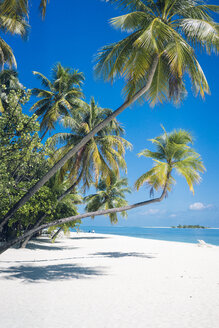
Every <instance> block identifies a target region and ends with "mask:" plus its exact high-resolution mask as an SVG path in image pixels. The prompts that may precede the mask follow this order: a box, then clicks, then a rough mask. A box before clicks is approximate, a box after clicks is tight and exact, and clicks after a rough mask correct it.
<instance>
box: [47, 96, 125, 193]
mask: <svg viewBox="0 0 219 328" xmlns="http://www.w3.org/2000/svg"><path fill="white" fill-rule="evenodd" d="M81 105H82V107H81V108H80V111H76V113H75V111H74V110H71V111H70V115H67V116H65V117H64V118H63V119H62V123H63V125H64V127H66V128H70V129H71V131H70V132H64V133H63V132H61V133H57V134H55V135H54V136H53V137H52V140H53V141H54V142H55V143H56V144H57V143H58V144H63V143H64V145H63V146H62V147H60V148H59V149H58V150H57V152H56V153H55V154H54V159H53V160H55V161H57V160H59V159H60V158H62V157H63V155H64V154H65V153H67V152H69V150H70V149H71V148H73V147H74V145H75V144H77V143H78V142H80V140H82V139H83V137H84V136H86V134H87V133H89V131H91V130H92V129H93V127H94V126H95V125H97V124H99V123H100V122H102V121H103V120H104V118H105V117H107V116H109V115H110V114H111V110H110V109H108V108H100V107H99V106H98V105H97V104H96V103H95V100H94V98H92V99H91V101H90V104H87V103H85V102H81ZM123 134H124V130H123V128H122V127H121V125H120V123H119V122H118V121H117V120H116V119H115V120H113V121H111V123H110V124H109V125H107V126H106V127H105V128H104V129H102V130H101V131H100V132H99V133H97V134H96V135H95V136H94V137H93V138H92V139H91V140H90V141H89V142H88V143H86V145H85V146H83V147H82V148H81V149H80V150H79V151H78V152H77V154H76V156H73V157H72V158H70V159H69V160H68V161H67V162H66V163H65V165H63V166H62V168H61V169H60V178H61V180H62V181H63V179H64V177H65V176H66V174H67V173H68V174H69V179H70V180H72V181H77V183H79V182H80V181H81V180H83V189H84V190H85V189H86V188H89V186H90V185H91V184H92V183H94V184H95V185H97V183H98V180H99V177H100V176H101V177H102V178H103V179H105V180H106V182H107V183H108V184H109V183H110V181H111V178H112V177H113V176H114V175H116V176H119V172H120V169H123V170H126V162H125V160H124V155H125V151H126V149H131V144H130V143H129V142H128V141H127V140H126V139H124V138H123V137H122V135H123Z"/></svg>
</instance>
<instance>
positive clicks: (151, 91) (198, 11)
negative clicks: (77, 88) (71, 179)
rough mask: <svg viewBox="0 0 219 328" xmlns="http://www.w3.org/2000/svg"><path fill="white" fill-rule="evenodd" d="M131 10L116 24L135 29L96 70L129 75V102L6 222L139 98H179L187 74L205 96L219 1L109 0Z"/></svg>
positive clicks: (102, 55) (218, 34) (104, 54)
mask: <svg viewBox="0 0 219 328" xmlns="http://www.w3.org/2000/svg"><path fill="white" fill-rule="evenodd" d="M109 2H111V3H116V4H118V6H120V7H121V8H122V9H125V10H126V13H125V15H122V16H120V17H117V18H114V19H112V21H111V22H112V24H113V25H114V26H116V27H120V28H121V29H122V30H126V31H127V32H128V33H130V32H131V34H130V35H129V36H128V37H126V38H125V39H124V40H122V41H119V42H117V43H114V44H111V45H109V46H106V47H104V48H102V50H101V51H100V52H99V54H98V57H97V59H98V63H97V65H96V72H97V74H98V75H100V76H103V77H104V78H105V79H110V80H112V81H113V80H114V79H115V78H116V77H117V76H124V77H125V78H126V81H127V82H126V86H125V92H126V94H127V98H126V100H125V102H124V103H123V104H122V105H121V106H120V107H119V108H118V109H116V110H115V111H114V112H113V113H112V114H111V115H110V116H108V117H107V118H106V119H105V120H104V121H103V122H101V123H100V124H99V125H98V126H96V127H94V128H93V130H92V131H90V132H89V133H88V134H87V135H86V137H84V138H83V140H81V141H80V142H79V144H77V145H75V147H74V148H72V149H71V150H70V151H69V152H68V153H67V154H66V155H65V156H64V157H63V158H62V159H61V160H60V161H59V162H58V163H56V164H55V165H54V166H53V167H52V168H51V169H50V171H49V172H48V173H47V174H46V175H45V176H44V177H43V178H42V179H41V180H40V181H38V182H37V183H36V184H35V185H34V186H33V187H32V188H31V189H30V190H29V191H28V192H27V193H26V194H25V195H24V196H23V197H22V198H21V199H20V200H19V201H18V202H17V203H16V204H15V205H14V206H13V207H12V208H11V209H10V210H9V211H8V213H7V214H6V215H5V217H4V218H3V219H2V221H1V223H0V229H1V227H2V226H3V225H4V224H6V223H7V222H8V220H9V219H10V217H11V216H12V215H13V214H14V213H15V212H16V211H17V210H18V209H19V208H20V207H21V206H22V205H24V204H25V203H26V202H27V201H28V200H29V199H30V197H31V196H32V195H34V194H35V193H36V192H37V191H38V190H39V189H40V188H41V187H42V186H43V185H44V184H45V183H46V182H47V181H48V180H49V179H50V177H51V176H52V175H53V174H55V173H56V172H57V171H58V170H59V169H60V167H62V166H63V165H64V164H65V163H66V161H68V160H69V158H71V157H72V156H73V155H75V154H76V153H77V152H78V151H79V150H80V149H81V148H82V147H83V146H84V145H85V144H86V143H87V142H88V141H89V140H90V139H91V138H92V137H93V136H94V135H95V134H96V133H98V132H99V131H100V130H101V129H102V128H103V127H104V126H106V125H107V124H108V123H109V122H110V121H111V120H113V119H114V118H115V117H117V116H118V115H119V114H120V113H121V112H123V111H124V110H125V109H126V108H127V107H129V106H130V105H131V104H132V103H134V102H135V101H136V100H138V99H140V98H141V97H142V96H145V97H146V99H149V101H151V102H152V103H155V102H156V101H163V100H164V99H166V98H168V99H169V98H170V99H174V100H175V101H178V102H179V100H180V99H181V98H182V97H183V96H184V94H185V84H184V77H185V75H186V74H189V76H190V78H191V84H192V87H193V88H194V90H195V91H196V92H200V94H201V96H204V94H205V93H208V92H209V86H208V83H207V80H206V77H205V75H204V73H203V71H202V68H201V66H200V64H199V62H198V60H197V58H196V55H195V52H196V50H198V49H201V50H203V51H206V52H207V53H209V54H211V53H212V52H214V51H216V52H217V51H218V48H219V29H218V24H217V23H215V21H214V20H213V17H212V13H214V12H218V11H219V6H217V5H208V4H206V2H205V1H202V2H201V1H198V0H174V1H169V0H162V1H161V0H157V1H156V0H150V1H146V0H109Z"/></svg>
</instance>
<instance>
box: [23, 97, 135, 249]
mask: <svg viewBox="0 0 219 328" xmlns="http://www.w3.org/2000/svg"><path fill="white" fill-rule="evenodd" d="M81 105H83V107H81V111H80V112H76V113H74V111H70V114H69V115H68V116H66V117H64V118H63V120H62V121H63V124H64V126H65V127H66V128H70V129H71V131H70V132H68V133H66V132H65V133H63V132H62V133H57V134H55V135H54V136H53V137H51V140H52V141H53V143H58V144H60V143H61V144H64V145H63V146H61V147H60V148H59V149H58V150H57V151H56V152H55V153H54V156H53V157H52V158H51V159H50V161H51V162H54V161H57V160H59V158H60V157H62V156H63V153H66V152H68V151H69V149H71V148H72V147H74V144H75V143H77V142H79V141H80V140H81V139H82V138H83V137H84V135H86V133H87V131H89V130H91V129H92V127H93V126H95V125H96V124H98V122H101V121H102V120H103V119H104V118H105V117H107V116H108V115H110V113H111V110H110V109H108V108H100V107H99V106H98V105H97V104H96V103H95V101H94V99H93V98H92V99H91V102H90V105H89V104H87V103H85V102H81ZM76 114H77V115H76ZM123 133H124V130H123V129H122V127H121V125H120V124H119V122H118V121H117V120H116V119H115V120H113V121H112V122H111V123H110V124H109V125H108V126H107V127H105V128H104V129H103V130H101V131H100V132H99V133H98V134H97V135H96V136H95V137H94V138H92V140H90V141H89V142H88V143H87V144H86V145H85V146H84V147H82V148H81V149H80V150H79V151H78V153H77V154H76V155H75V156H73V157H72V158H71V159H69V160H68V161H67V162H66V164H65V165H64V166H63V167H62V168H61V170H60V172H58V174H56V179H55V181H58V182H59V184H61V185H62V184H63V183H66V182H67V183H68V188H66V189H65V190H63V192H62V193H60V194H59V195H58V197H57V202H58V203H59V202H62V201H63V200H64V199H66V196H68V195H70V194H72V193H74V192H75V189H76V187H77V186H78V185H79V184H80V182H81V180H82V181H83V184H82V187H83V190H85V189H86V188H89V187H90V185H91V184H93V183H95V184H96V185H97V184H98V179H99V177H102V178H105V181H106V183H108V184H109V183H110V182H111V179H112V178H113V177H114V175H116V176H118V175H119V170H120V169H124V170H126V162H125V160H124V155H125V150H126V149H127V148H129V149H130V148H131V144H130V143H129V142H128V141H127V140H125V139H124V138H123V137H122V134H123ZM113 172H114V173H113ZM57 177H58V178H57ZM51 180H52V181H53V180H54V179H51ZM47 216H48V215H47V214H45V213H44V214H42V215H41V217H40V218H38V220H37V222H36V223H35V225H34V226H33V227H31V228H37V227H38V226H39V225H40V224H42V223H43V222H44V221H45V219H46V218H47ZM62 228H63V227H62V226H61V227H60V228H59V229H58V230H57V232H56V234H55V235H54V238H55V237H57V235H58V234H59V232H60V231H61V230H62ZM30 238H31V235H30V236H28V237H27V238H26V239H25V241H24V243H23V244H22V245H23V247H25V246H26V245H27V242H28V241H29V239H30Z"/></svg>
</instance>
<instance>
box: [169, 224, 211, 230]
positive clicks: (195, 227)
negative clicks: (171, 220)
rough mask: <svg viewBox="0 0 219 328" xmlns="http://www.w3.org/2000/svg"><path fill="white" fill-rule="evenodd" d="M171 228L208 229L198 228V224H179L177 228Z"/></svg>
mask: <svg viewBox="0 0 219 328" xmlns="http://www.w3.org/2000/svg"><path fill="white" fill-rule="evenodd" d="M171 228H178V229H187V228H189V229H208V227H204V226H200V225H198V224H196V225H185V224H184V225H181V224H179V225H178V226H177V227H175V226H172V227H171Z"/></svg>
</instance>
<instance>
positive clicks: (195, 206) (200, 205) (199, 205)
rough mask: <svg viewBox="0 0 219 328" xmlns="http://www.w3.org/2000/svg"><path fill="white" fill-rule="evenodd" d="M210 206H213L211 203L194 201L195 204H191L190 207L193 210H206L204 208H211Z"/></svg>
mask: <svg viewBox="0 0 219 328" xmlns="http://www.w3.org/2000/svg"><path fill="white" fill-rule="evenodd" d="M210 207H212V205H211V204H208V205H204V204H203V203H201V202H197V203H193V204H191V205H189V209H190V210H192V211H201V210H204V209H206V208H210Z"/></svg>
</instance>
